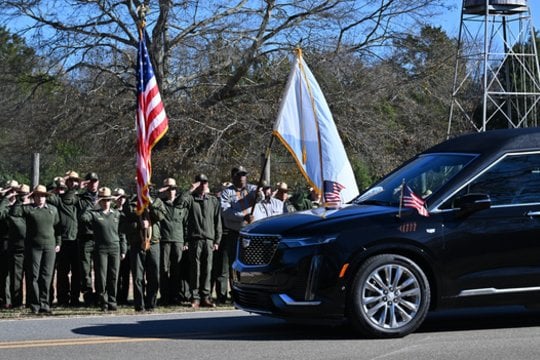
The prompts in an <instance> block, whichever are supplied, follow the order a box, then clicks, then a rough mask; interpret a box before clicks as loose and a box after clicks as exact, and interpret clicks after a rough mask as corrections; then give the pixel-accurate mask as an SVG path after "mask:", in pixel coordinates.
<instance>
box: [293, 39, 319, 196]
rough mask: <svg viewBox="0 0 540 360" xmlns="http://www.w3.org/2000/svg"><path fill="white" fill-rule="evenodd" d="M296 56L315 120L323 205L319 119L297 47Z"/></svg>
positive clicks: (299, 50) (299, 49)
mask: <svg viewBox="0 0 540 360" xmlns="http://www.w3.org/2000/svg"><path fill="white" fill-rule="evenodd" d="M296 56H297V57H298V65H299V67H300V71H301V73H302V76H303V77H304V79H305V82H306V86H307V89H308V92H309V102H310V104H311V108H312V110H313V116H314V119H315V129H316V131H317V142H318V148H319V164H320V168H321V188H320V189H319V190H320V195H321V200H322V202H323V205H324V203H325V202H326V201H325V199H324V164H323V159H322V140H321V131H320V129H319V118H318V116H317V109H316V108H315V103H314V101H315V100H314V98H313V91H312V90H311V86H310V85H309V81H308V80H307V76H306V74H305V72H304V66H303V56H302V49H301V48H299V47H298V48H296Z"/></svg>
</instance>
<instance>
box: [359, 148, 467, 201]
mask: <svg viewBox="0 0 540 360" xmlns="http://www.w3.org/2000/svg"><path fill="white" fill-rule="evenodd" d="M474 158H475V155H470V154H427V155H422V156H419V157H418V158H416V159H414V160H413V161H411V162H410V163H408V164H407V165H405V166H403V167H402V168H400V169H398V170H397V171H396V172H394V173H392V174H390V175H389V176H387V177H386V178H384V179H383V180H381V181H380V182H379V183H377V184H376V185H374V186H373V187H372V188H370V189H369V190H367V191H366V192H364V193H363V194H362V195H360V196H359V197H358V198H357V199H356V200H355V203H365V202H370V203H375V202H377V203H381V204H398V203H399V196H400V194H401V192H400V189H401V184H402V183H403V181H405V183H406V185H408V186H409V187H410V188H411V190H412V191H413V192H414V193H415V194H417V195H419V196H422V197H423V198H425V199H427V198H428V197H429V196H430V195H431V194H432V193H435V192H436V191H437V190H439V189H440V188H441V187H442V186H443V185H444V184H446V183H447V182H448V181H449V180H450V179H451V178H452V177H454V176H455V175H456V174H457V173H458V172H459V171H461V170H462V169H463V168H464V167H465V166H466V165H467V164H469V163H470V162H471V161H472V160H473V159H474Z"/></svg>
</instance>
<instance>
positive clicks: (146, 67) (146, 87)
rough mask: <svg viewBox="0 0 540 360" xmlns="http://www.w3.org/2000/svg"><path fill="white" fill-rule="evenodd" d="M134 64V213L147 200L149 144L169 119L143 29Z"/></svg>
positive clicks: (167, 126) (148, 198)
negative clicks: (135, 195)
mask: <svg viewBox="0 0 540 360" xmlns="http://www.w3.org/2000/svg"><path fill="white" fill-rule="evenodd" d="M137 65H138V67H137V93H138V95H137V122H136V124H137V213H138V214H141V213H142V212H143V211H144V209H145V208H146V207H148V205H149V203H150V194H149V186H150V179H151V177H152V162H151V152H152V148H153V147H154V146H155V145H156V144H157V142H158V141H159V140H160V139H161V138H162V137H163V135H165V133H166V132H167V130H168V128H169V125H168V124H169V119H168V118H167V115H166V113H165V106H164V105H163V102H162V100H161V96H160V94H159V88H158V84H157V81H156V77H155V76H154V70H153V69H152V64H151V62H150V57H149V55H148V50H147V49H146V40H145V34H144V31H142V36H141V39H140V42H139V53H138V64H137Z"/></svg>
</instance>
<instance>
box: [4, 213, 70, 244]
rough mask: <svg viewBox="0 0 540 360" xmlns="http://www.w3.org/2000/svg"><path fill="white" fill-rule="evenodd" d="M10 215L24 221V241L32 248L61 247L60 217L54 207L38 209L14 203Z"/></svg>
mask: <svg viewBox="0 0 540 360" xmlns="http://www.w3.org/2000/svg"><path fill="white" fill-rule="evenodd" d="M10 215H11V216H15V217H23V218H24V219H25V220H26V239H27V241H28V244H29V245H30V246H32V247H33V248H41V249H49V248H54V247H55V246H60V245H61V237H60V226H59V225H60V217H59V215H58V210H57V209H56V207H55V206H54V205H50V204H48V205H45V206H44V207H42V208H39V207H37V206H34V205H22V204H21V203H15V204H14V205H13V206H12V207H11V210H10Z"/></svg>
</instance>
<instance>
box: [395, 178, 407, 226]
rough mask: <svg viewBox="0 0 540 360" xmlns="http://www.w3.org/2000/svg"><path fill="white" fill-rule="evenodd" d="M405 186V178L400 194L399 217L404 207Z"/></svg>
mask: <svg viewBox="0 0 540 360" xmlns="http://www.w3.org/2000/svg"><path fill="white" fill-rule="evenodd" d="M404 188H405V178H403V181H401V191H400V194H399V211H398V216H397V217H398V218H401V208H402V207H403V190H404Z"/></svg>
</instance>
